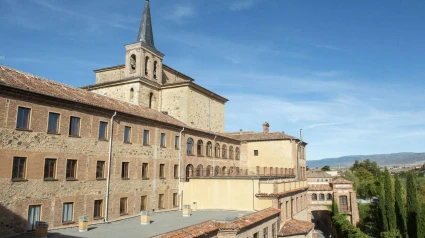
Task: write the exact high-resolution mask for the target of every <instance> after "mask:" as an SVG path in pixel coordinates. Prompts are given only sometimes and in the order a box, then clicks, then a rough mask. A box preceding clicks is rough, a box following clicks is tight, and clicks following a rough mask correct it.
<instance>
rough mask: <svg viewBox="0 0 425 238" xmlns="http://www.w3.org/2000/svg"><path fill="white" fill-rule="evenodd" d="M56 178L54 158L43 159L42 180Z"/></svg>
mask: <svg viewBox="0 0 425 238" xmlns="http://www.w3.org/2000/svg"><path fill="white" fill-rule="evenodd" d="M55 178H56V159H46V160H45V161H44V180H49V179H50V180H51V179H55Z"/></svg>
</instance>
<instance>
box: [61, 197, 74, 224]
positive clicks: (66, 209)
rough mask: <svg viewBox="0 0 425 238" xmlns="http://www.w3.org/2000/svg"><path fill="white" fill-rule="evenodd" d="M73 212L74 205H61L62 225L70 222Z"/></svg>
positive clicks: (70, 203)
mask: <svg viewBox="0 0 425 238" xmlns="http://www.w3.org/2000/svg"><path fill="white" fill-rule="evenodd" d="M73 212H74V203H72V202H67V203H64V204H63V209H62V223H67V222H72V221H73V219H72V218H73Z"/></svg>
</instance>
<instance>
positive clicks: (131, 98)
mask: <svg viewBox="0 0 425 238" xmlns="http://www.w3.org/2000/svg"><path fill="white" fill-rule="evenodd" d="M133 99H134V89H133V88H131V89H130V101H133Z"/></svg>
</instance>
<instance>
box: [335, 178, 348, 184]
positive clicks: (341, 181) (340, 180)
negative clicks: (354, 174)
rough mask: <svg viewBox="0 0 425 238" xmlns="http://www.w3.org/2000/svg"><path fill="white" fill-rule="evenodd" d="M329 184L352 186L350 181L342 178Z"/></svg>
mask: <svg viewBox="0 0 425 238" xmlns="http://www.w3.org/2000/svg"><path fill="white" fill-rule="evenodd" d="M330 183H332V184H352V183H353V182H351V181H350V180H346V179H344V178H337V179H335V180H333V181H332V182H330Z"/></svg>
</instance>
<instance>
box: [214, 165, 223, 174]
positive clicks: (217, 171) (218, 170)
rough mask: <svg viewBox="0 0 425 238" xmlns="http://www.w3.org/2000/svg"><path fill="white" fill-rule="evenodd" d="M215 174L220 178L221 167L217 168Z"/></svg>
mask: <svg viewBox="0 0 425 238" xmlns="http://www.w3.org/2000/svg"><path fill="white" fill-rule="evenodd" d="M214 174H215V176H220V174H221V169H220V167H218V166H215V169H214Z"/></svg>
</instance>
